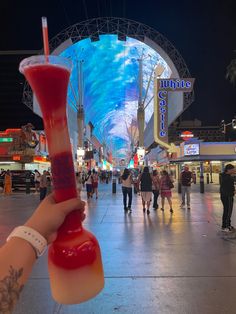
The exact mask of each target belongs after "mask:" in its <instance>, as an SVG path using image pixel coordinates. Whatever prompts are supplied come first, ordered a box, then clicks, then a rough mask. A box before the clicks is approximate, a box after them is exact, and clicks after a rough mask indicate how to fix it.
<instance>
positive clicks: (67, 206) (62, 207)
mask: <svg viewBox="0 0 236 314" xmlns="http://www.w3.org/2000/svg"><path fill="white" fill-rule="evenodd" d="M84 206H85V202H83V201H81V200H79V199H78V198H72V199H70V200H67V201H64V202H61V203H57V204H56V210H59V211H60V212H61V213H63V214H64V215H67V214H69V213H70V212H72V211H73V210H76V209H77V210H78V209H79V210H82V211H84Z"/></svg>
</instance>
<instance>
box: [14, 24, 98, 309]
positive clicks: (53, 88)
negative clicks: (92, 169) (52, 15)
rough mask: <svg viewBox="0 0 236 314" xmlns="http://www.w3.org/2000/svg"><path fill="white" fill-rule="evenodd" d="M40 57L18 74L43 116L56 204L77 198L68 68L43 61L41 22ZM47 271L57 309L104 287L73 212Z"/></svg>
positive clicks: (94, 246)
mask: <svg viewBox="0 0 236 314" xmlns="http://www.w3.org/2000/svg"><path fill="white" fill-rule="evenodd" d="M43 34H44V48H45V49H44V50H45V55H44V56H33V57H30V58H27V59H24V60H23V61H22V62H21V64H20V72H21V73H23V74H24V75H25V77H26V79H27V81H28V82H29V84H30V86H31V88H32V90H33V92H34V94H35V96H36V98H37V100H38V102H39V105H40V109H41V111H42V115H43V121H44V127H45V132H46V137H47V141H48V150H49V156H50V159H51V168H52V178H53V185H54V198H55V201H56V202H62V201H64V200H67V199H70V198H74V197H76V196H77V190H76V181H75V171H74V165H73V158H72V152H71V144H70V138H69V133H68V126H67V117H66V98H67V87H68V83H69V77H70V71H71V63H70V61H69V60H67V59H65V58H62V57H58V56H49V49H48V40H47V36H48V35H47V25H46V22H45V20H43ZM48 267H49V275H50V284H51V290H52V295H53V297H54V299H55V300H56V301H57V302H59V303H62V304H76V303H80V302H83V301H86V300H88V299H90V298H92V297H93V296H95V295H96V294H98V293H99V292H100V290H101V289H102V288H103V286H104V275H103V267H102V260H101V253H100V248H99V244H98V241H97V239H96V238H95V237H94V235H93V234H92V233H90V232H89V231H87V230H85V229H84V228H83V226H82V224H81V217H80V213H79V211H73V212H72V213H71V214H69V215H68V216H67V217H66V219H65V221H64V224H63V225H62V226H61V227H60V229H59V230H58V236H57V239H56V241H55V242H53V244H52V245H51V246H50V247H49V254H48Z"/></svg>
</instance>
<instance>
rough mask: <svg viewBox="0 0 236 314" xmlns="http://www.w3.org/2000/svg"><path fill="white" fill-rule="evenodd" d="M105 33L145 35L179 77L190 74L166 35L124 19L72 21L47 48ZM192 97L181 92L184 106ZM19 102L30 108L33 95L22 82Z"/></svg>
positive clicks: (135, 36)
mask: <svg viewBox="0 0 236 314" xmlns="http://www.w3.org/2000/svg"><path fill="white" fill-rule="evenodd" d="M105 34H116V35H118V38H120V39H121V40H125V38H126V37H132V38H135V39H137V40H139V41H141V42H144V39H145V37H146V38H149V39H151V40H152V41H153V42H155V43H156V44H157V45H158V46H160V47H161V48H162V49H163V50H164V51H165V52H166V54H167V55H168V56H169V57H170V59H171V60H172V62H173V63H174V65H175V67H176V69H177V71H178V73H179V76H180V78H184V77H191V75H190V72H189V70H188V67H187V65H186V63H185V61H184V59H183V57H182V56H181V54H180V53H179V51H178V50H177V49H176V48H175V47H174V45H172V43H171V42H170V41H169V40H168V39H167V38H166V37H164V36H163V35H162V34H161V33H159V32H158V31H156V30H155V29H153V28H152V27H149V26H147V25H145V24H142V23H139V22H136V21H133V20H129V19H125V18H117V17H99V18H93V19H89V20H86V21H83V22H80V23H77V24H74V25H72V26H70V27H68V28H66V29H65V30H63V31H61V32H60V33H59V34H58V35H56V36H55V37H53V38H52V39H51V40H50V43H49V45H50V51H53V50H55V49H56V48H57V47H58V46H59V45H60V44H62V43H63V42H64V41H66V40H67V39H71V40H72V42H73V43H76V42H78V41H80V40H83V39H85V38H90V39H91V40H92V41H96V40H99V35H105ZM193 100H194V93H193V92H192V93H184V109H186V108H187V107H188V106H190V105H191V103H192V102H193ZM23 103H24V104H25V105H26V106H28V107H29V108H30V109H32V110H33V95H32V91H31V89H30V87H29V85H28V84H27V82H26V83H25V85H24V91H23Z"/></svg>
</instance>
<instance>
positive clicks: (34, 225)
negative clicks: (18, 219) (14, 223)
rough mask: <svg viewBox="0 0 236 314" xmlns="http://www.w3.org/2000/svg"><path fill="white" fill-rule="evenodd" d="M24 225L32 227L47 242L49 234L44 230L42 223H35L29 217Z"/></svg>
mask: <svg viewBox="0 0 236 314" xmlns="http://www.w3.org/2000/svg"><path fill="white" fill-rule="evenodd" d="M24 226H26V227H29V228H32V229H33V230H35V231H37V232H38V233H39V234H40V235H41V236H42V237H44V238H45V239H46V240H47V242H48V238H49V234H48V232H47V231H46V230H45V228H44V227H43V226H42V225H40V224H39V223H36V222H34V221H32V220H31V219H29V220H28V221H26V223H25V224H24Z"/></svg>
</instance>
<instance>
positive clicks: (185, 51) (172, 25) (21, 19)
mask: <svg viewBox="0 0 236 314" xmlns="http://www.w3.org/2000/svg"><path fill="white" fill-rule="evenodd" d="M3 2H4V3H3ZM193 2H194V3H191V1H158V0H145V1H144V0H143V1H139V0H126V1H125V0H120V1H117V0H84V1H82V0H77V1H76V0H74V1H72V0H57V1H56V0H47V1H44V0H40V1H37V2H36V1H32V0H31V1H1V4H0V24H1V40H0V50H1V51H3V50H39V49H41V48H42V39H41V37H42V36H41V16H43V15H44V16H47V18H48V24H49V38H51V37H53V36H55V35H56V34H58V33H59V32H60V31H62V30H63V29H65V28H66V27H68V26H70V25H72V24H75V23H78V22H81V21H83V20H86V19H90V18H93V17H98V16H117V17H125V18H129V19H133V20H136V21H138V22H141V23H144V24H147V25H149V26H151V27H153V28H155V29H156V30H157V31H159V32H160V33H162V34H163V35H164V36H165V37H166V38H168V39H169V40H170V41H171V42H172V44H173V45H174V46H175V47H176V48H177V49H178V50H179V52H180V53H181V55H182V56H183V58H184V60H185V62H186V64H187V66H188V68H189V70H190V73H191V74H192V77H195V78H196V83H195V84H196V85H195V102H194V103H193V104H192V105H191V107H190V108H189V109H188V110H187V111H186V112H185V114H184V118H187V119H194V118H197V119H200V120H202V121H203V123H204V125H214V124H219V122H220V121H221V120H222V119H225V120H226V122H229V121H230V120H231V119H232V118H233V117H234V116H235V115H236V109H235V108H236V86H235V87H234V86H233V85H232V84H230V82H229V81H227V80H226V79H225V74H226V68H227V65H228V64H229V63H230V60H231V59H232V58H236V53H235V52H234V50H236V14H235V12H236V1H235V0H225V1H223V0H221V1H220V0H216V1H208V0H206V1H202V0H200V1H193ZM12 58H15V59H14V62H13V61H12ZM19 61H20V60H19V57H18V58H16V57H11V60H10V63H9V60H8V58H6V57H5V56H1V55H0V70H1V73H0V84H1V85H0V130H2V129H4V128H6V127H19V126H20V125H21V124H22V123H26V122H28V121H32V122H34V123H35V126H36V128H41V127H42V123H41V120H40V119H38V118H36V117H34V115H33V114H32V113H31V111H30V110H29V109H28V108H26V107H25V105H24V104H22V103H21V95H22V90H23V89H22V87H23V84H22V83H23V82H24V79H23V77H22V76H21V75H20V74H18V69H17V63H18V62H19ZM8 64H11V65H9V67H8ZM3 69H4V70H3ZM8 69H9V70H8ZM9 73H11V80H10V79H9V76H10V74H9ZM8 80H9V83H8ZM6 98H9V99H11V101H9V102H7V101H6Z"/></svg>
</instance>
